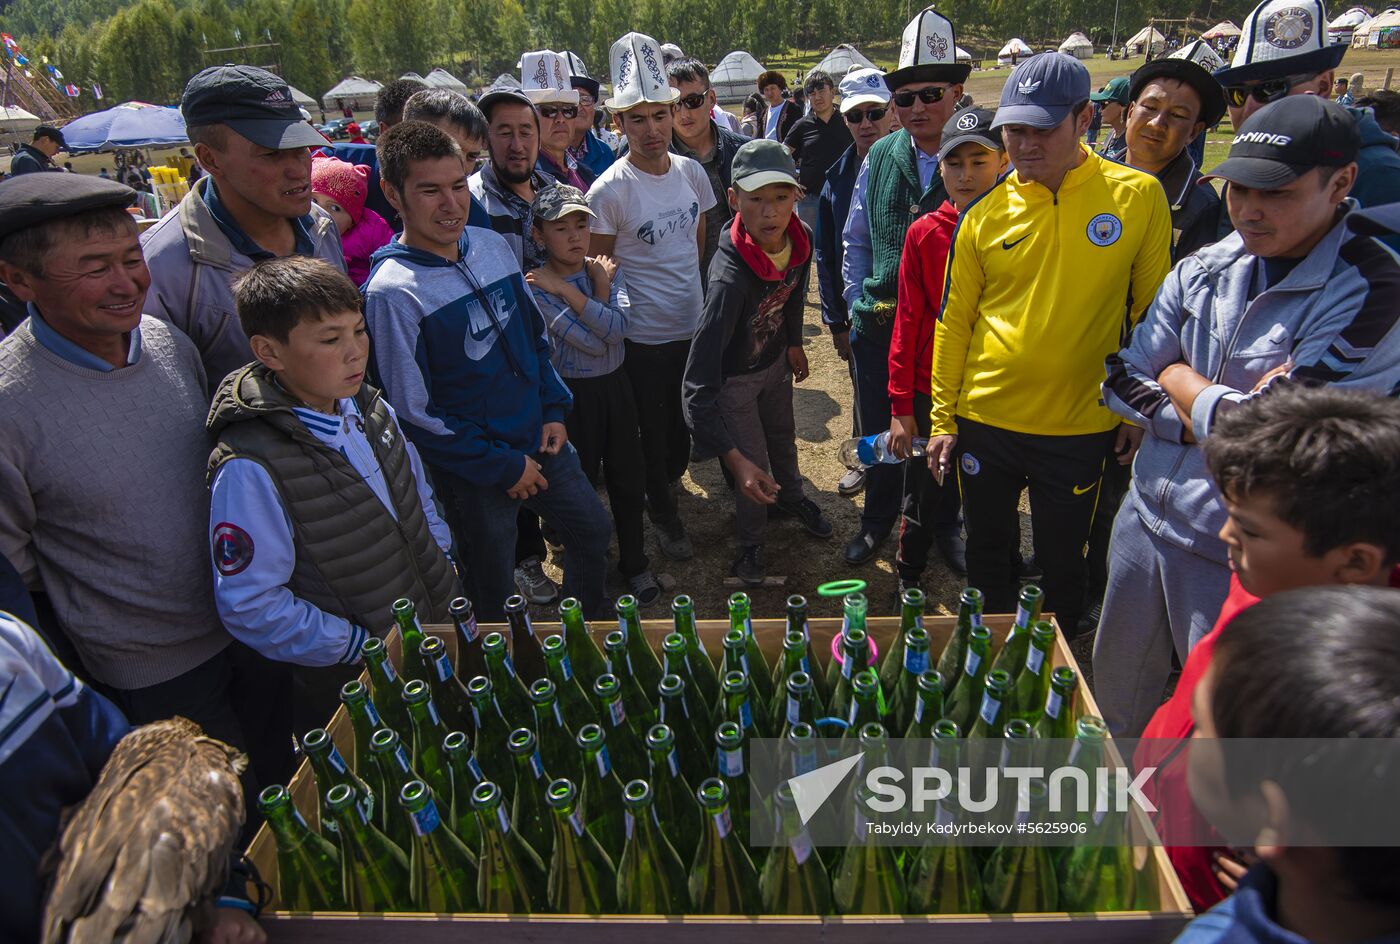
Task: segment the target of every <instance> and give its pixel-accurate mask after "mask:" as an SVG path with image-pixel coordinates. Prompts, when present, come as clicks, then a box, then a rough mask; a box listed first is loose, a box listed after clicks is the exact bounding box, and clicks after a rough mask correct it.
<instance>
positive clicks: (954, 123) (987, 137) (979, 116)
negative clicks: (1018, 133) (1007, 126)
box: [938, 108, 1003, 161]
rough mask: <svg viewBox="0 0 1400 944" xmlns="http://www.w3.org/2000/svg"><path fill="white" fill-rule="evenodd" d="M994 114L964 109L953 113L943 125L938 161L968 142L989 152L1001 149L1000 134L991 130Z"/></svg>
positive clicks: (992, 112) (986, 110)
mask: <svg viewBox="0 0 1400 944" xmlns="http://www.w3.org/2000/svg"><path fill="white" fill-rule="evenodd" d="M995 117H996V112H994V111H992V109H990V108H964V109H963V110H962V111H955V112H953V116H952V117H951V118H949V119H948V120H947V121H946V122H944V124H943V140H942V142H941V143H940V144H939V146H938V159H939V160H940V161H941V160H943V158H945V157H947V156H948V155H949V154H952V153H953V149H954V148H955V147H957V146H958V145H959V144H966V143H967V142H969V141H973V142H976V143H977V144H980V145H982V147H984V148H986V149H987V150H989V151H1000V150H1002V148H1003V145H1002V143H1001V133H1000V132H998V131H993V130H992V119H993V118H995Z"/></svg>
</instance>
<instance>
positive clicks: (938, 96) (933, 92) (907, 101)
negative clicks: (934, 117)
mask: <svg viewBox="0 0 1400 944" xmlns="http://www.w3.org/2000/svg"><path fill="white" fill-rule="evenodd" d="M947 91H948V89H947V87H946V86H939V87H938V88H922V89H919V90H918V91H917V92H895V93H894V103H895V104H896V105H898V106H899V107H900V108H908V107H909V106H911V105H913V104H914V99H916V98H917V99H918V100H919V101H921V102H923V103H924V104H925V105H932V104H933V103H934V102H941V101H943V96H944V94H945V93H947Z"/></svg>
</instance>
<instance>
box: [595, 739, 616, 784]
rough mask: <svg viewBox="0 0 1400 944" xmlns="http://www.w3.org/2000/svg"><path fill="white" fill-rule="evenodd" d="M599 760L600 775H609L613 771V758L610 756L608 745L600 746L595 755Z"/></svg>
mask: <svg viewBox="0 0 1400 944" xmlns="http://www.w3.org/2000/svg"><path fill="white" fill-rule="evenodd" d="M593 756H594V757H595V758H596V759H597V761H598V776H600V777H607V775H608V774H610V773H612V759H611V758H609V757H608V746H607V745H606V744H604V745H603V746H602V747H600V748H598V753H597V754H595V755H593Z"/></svg>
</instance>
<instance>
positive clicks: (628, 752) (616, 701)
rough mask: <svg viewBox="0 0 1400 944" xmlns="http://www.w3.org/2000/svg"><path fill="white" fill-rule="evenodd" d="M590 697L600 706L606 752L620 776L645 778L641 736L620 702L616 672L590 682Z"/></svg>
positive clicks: (629, 778) (620, 691) (644, 751)
mask: <svg viewBox="0 0 1400 944" xmlns="http://www.w3.org/2000/svg"><path fill="white" fill-rule="evenodd" d="M593 697H594V698H596V699H597V701H598V704H600V705H602V706H603V724H604V726H605V730H606V731H607V732H608V754H609V755H610V756H611V758H612V764H613V766H614V767H616V768H617V774H618V776H619V777H625V778H626V779H628V780H634V779H636V778H638V777H642V778H645V777H646V771H647V761H646V750H645V748H643V747H642V739H641V736H640V735H639V734H638V733H637V728H636V727H635V726H634V725H633V723H632V721H631V719H630V718H628V716H627V708H626V706H625V705H623V703H622V685H621V683H620V682H618V680H617V676H616V675H600V676H598V678H597V679H596V680H594V682H593Z"/></svg>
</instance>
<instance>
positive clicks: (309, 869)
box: [258, 784, 345, 911]
mask: <svg viewBox="0 0 1400 944" xmlns="http://www.w3.org/2000/svg"><path fill="white" fill-rule="evenodd" d="M258 810H259V811H260V812H261V813H262V815H263V818H264V819H265V820H267V828H268V829H269V830H270V831H271V832H272V838H273V839H274V840H275V841H276V843H277V907H279V908H281V909H283V910H285V911H343V910H345V898H344V896H343V895H342V894H341V890H340V853H339V852H337V851H336V848H335V846H334V845H333V844H332V843H331V842H330V841H329V840H327V839H325V838H324V837H322V836H319V835H317V834H316V833H314V832H312V831H311V827H310V826H307V825H306V820H304V819H302V818H301V812H300V811H299V810H297V808H296V804H295V803H293V802H292V795H291V794H290V793H288V792H287V788H286V787H284V786H281V785H280V784H275V785H273V786H270V787H266V788H264V789H263V791H262V793H259V794H258Z"/></svg>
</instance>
